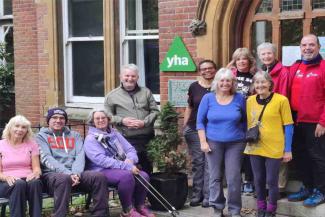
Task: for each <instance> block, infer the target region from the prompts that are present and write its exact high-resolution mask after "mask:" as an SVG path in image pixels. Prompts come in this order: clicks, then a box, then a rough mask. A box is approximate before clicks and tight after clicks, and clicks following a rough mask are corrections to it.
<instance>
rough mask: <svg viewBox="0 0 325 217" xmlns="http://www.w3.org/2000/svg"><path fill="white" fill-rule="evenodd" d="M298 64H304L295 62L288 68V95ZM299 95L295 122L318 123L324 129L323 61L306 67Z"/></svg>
mask: <svg viewBox="0 0 325 217" xmlns="http://www.w3.org/2000/svg"><path fill="white" fill-rule="evenodd" d="M300 64H304V63H303V62H301V61H297V62H296V63H295V64H293V65H292V66H291V67H290V75H289V90H290V95H291V86H292V82H293V80H294V77H295V75H296V73H297V70H298V68H299V66H300ZM290 95H289V96H290ZM299 95H300V96H299V101H298V117H297V122H298V123H299V122H305V123H319V124H321V125H322V126H323V127H325V60H321V61H320V62H318V63H316V64H308V65H306V72H305V73H304V75H303V80H302V83H301V89H300V94H299Z"/></svg>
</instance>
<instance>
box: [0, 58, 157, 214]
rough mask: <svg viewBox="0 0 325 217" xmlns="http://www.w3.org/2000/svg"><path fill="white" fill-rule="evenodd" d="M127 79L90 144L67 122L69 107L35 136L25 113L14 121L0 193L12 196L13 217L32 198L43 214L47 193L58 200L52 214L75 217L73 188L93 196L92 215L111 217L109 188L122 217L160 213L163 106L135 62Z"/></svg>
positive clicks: (0, 145)
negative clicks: (156, 159) (151, 151)
mask: <svg viewBox="0 0 325 217" xmlns="http://www.w3.org/2000/svg"><path fill="white" fill-rule="evenodd" d="M120 79H121V86H120V87H118V88H116V89H115V90H113V91H111V92H110V93H109V94H108V95H107V97H106V101H105V107H106V109H105V108H104V107H103V108H96V109H93V110H92V111H91V112H90V114H89V118H88V124H89V128H88V133H87V136H86V138H85V140H84V141H83V139H82V137H81V136H80V134H79V133H78V132H76V131H73V130H71V129H69V127H67V122H68V115H67V113H66V111H65V110H64V109H62V108H52V109H49V110H48V112H47V116H46V122H47V124H48V127H43V128H41V129H40V131H39V132H38V134H37V135H36V136H35V137H33V132H32V129H31V123H30V122H29V121H28V120H27V119H26V118H25V117H24V116H22V115H17V116H15V117H13V118H11V119H10V121H9V122H8V124H7V125H6V127H5V129H4V132H3V136H2V140H0V197H6V198H8V199H9V208H10V216H12V217H23V216H26V202H28V207H29V215H30V216H31V217H40V216H42V215H41V214H42V192H43V190H44V191H45V192H47V193H48V194H49V195H51V196H53V199H54V208H53V213H52V215H51V216H54V217H63V216H66V215H67V213H68V206H69V200H70V193H71V192H73V191H78V192H79V191H81V192H86V193H89V195H90V196H91V197H92V206H91V215H92V216H97V217H104V216H109V212H108V195H109V194H108V186H113V187H116V188H117V192H118V195H119V199H120V201H121V205H122V212H121V214H120V216H121V217H155V215H154V214H153V213H152V212H150V211H149V209H148V208H147V207H146V206H145V200H146V195H147V188H146V187H147V186H145V184H146V183H147V182H148V181H149V175H150V173H151V172H152V165H151V162H150V160H149V159H148V158H147V155H146V145H147V143H148V142H149V140H150V139H151V138H152V137H153V136H154V131H153V124H154V121H155V119H156V117H157V114H158V107H157V105H156V103H155V101H154V98H153V96H152V94H151V92H150V91H149V90H148V89H147V88H144V87H139V86H138V85H137V80H138V69H137V67H136V66H135V65H134V64H130V65H126V66H124V67H123V68H122V70H121V74H120ZM112 124H114V125H115V126H116V128H113V127H112ZM135 176H137V177H135Z"/></svg>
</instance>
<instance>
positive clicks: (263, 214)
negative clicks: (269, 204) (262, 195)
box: [256, 209, 266, 217]
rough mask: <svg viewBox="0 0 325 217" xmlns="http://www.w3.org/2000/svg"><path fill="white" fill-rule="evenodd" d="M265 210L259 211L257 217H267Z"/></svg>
mask: <svg viewBox="0 0 325 217" xmlns="http://www.w3.org/2000/svg"><path fill="white" fill-rule="evenodd" d="M265 212H266V211H265V210H264V209H258V210H257V212H256V217H265Z"/></svg>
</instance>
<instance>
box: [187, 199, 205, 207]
mask: <svg viewBox="0 0 325 217" xmlns="http://www.w3.org/2000/svg"><path fill="white" fill-rule="evenodd" d="M201 202H202V199H195V198H193V199H192V200H191V202H190V206H193V207H195V206H200V205H201Z"/></svg>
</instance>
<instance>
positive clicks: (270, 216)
mask: <svg viewBox="0 0 325 217" xmlns="http://www.w3.org/2000/svg"><path fill="white" fill-rule="evenodd" d="M265 217H275V212H266V213H265Z"/></svg>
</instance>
